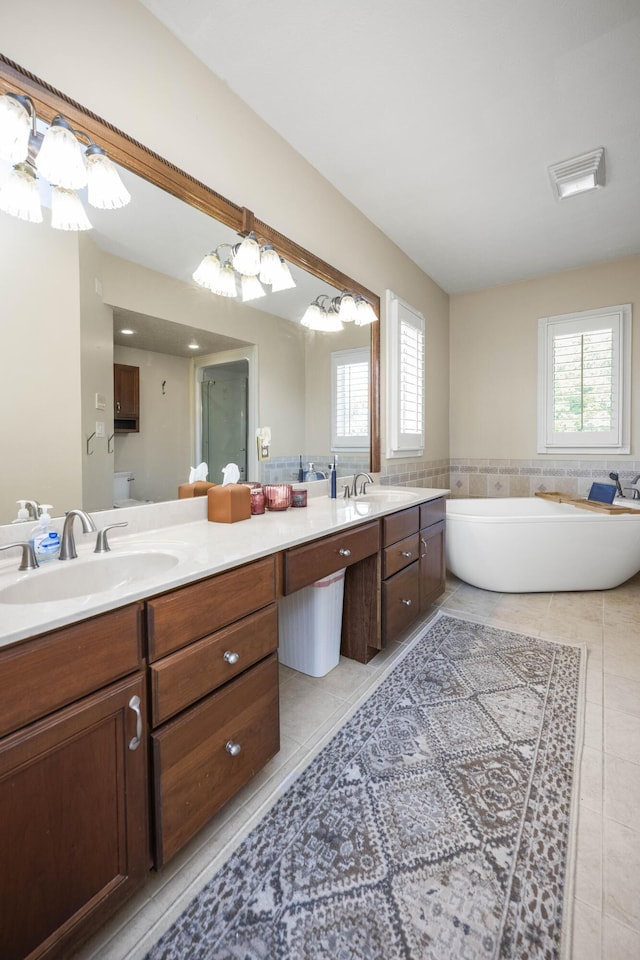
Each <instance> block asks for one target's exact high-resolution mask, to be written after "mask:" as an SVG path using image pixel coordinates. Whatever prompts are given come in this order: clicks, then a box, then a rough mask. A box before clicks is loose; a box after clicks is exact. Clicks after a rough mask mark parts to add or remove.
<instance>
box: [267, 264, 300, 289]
mask: <svg viewBox="0 0 640 960" xmlns="http://www.w3.org/2000/svg"><path fill="white" fill-rule="evenodd" d="M279 260H280V270H279V272H278V273H277V274H275V275H274V277H273V280H272V281H271V293H280V291H281V290H293V288H294V287H295V285H296V282H295V280H294V279H293V277H292V276H291V270H289V264H288V263H287V261H286V260H283V259H282V257H279Z"/></svg>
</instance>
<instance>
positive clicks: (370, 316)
mask: <svg viewBox="0 0 640 960" xmlns="http://www.w3.org/2000/svg"><path fill="white" fill-rule="evenodd" d="M356 307H357V309H358V316H357V318H356V326H358V327H364V326H366V325H367V324H368V323H375V321H376V320H377V319H378V318H377V317H376V314H375V311H374V309H373V307H372V306H371V304H370V303H369V301H368V300H365V299H364V298H363V297H361V298H360V299H359V300H358V301H357V303H356Z"/></svg>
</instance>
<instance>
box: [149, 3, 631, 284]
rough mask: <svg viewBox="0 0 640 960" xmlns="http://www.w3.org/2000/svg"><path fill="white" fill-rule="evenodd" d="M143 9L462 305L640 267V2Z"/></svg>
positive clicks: (155, 5)
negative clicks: (551, 172) (477, 293)
mask: <svg viewBox="0 0 640 960" xmlns="http://www.w3.org/2000/svg"><path fill="white" fill-rule="evenodd" d="M142 2H143V4H144V6H145V7H147V8H148V10H149V11H150V12H151V13H153V14H154V15H155V16H156V17H157V18H158V19H159V20H161V21H162V22H163V23H165V24H166V26H167V27H168V28H169V29H170V30H171V31H172V32H173V33H174V34H175V35H176V36H177V37H179V38H180V39H181V40H182V41H183V42H184V43H185V44H186V46H187V47H189V48H190V49H191V50H192V51H193V52H194V53H195V54H196V55H197V56H198V57H199V58H200V59H201V60H202V61H204V63H206V64H207V65H208V66H209V68H210V69H211V70H212V71H213V72H214V73H215V74H217V75H218V76H219V77H220V78H221V79H222V80H224V81H225V82H226V83H227V84H228V85H229V87H230V88H231V89H232V90H234V91H235V92H236V93H237V94H238V95H239V96H240V97H241V98H242V99H243V100H244V101H246V103H248V104H249V105H250V106H251V107H252V108H253V109H254V110H255V111H256V112H257V113H258V114H259V115H260V116H261V117H263V119H264V120H266V121H267V123H269V124H270V125H271V126H272V127H273V128H274V129H275V130H276V131H278V133H280V134H281V136H282V137H283V138H284V139H285V140H286V141H288V142H289V143H290V144H291V146H293V147H294V148H295V149H296V150H297V151H298V152H299V153H301V154H302V155H303V156H304V157H306V159H307V160H308V161H309V162H310V163H312V164H313V166H314V167H316V168H317V169H318V170H319V171H320V172H321V173H322V174H323V175H324V176H325V177H326V178H327V179H328V180H329V181H330V182H331V183H332V184H334V185H335V187H336V188H337V189H338V190H339V191H340V192H341V193H342V194H344V196H346V197H347V198H348V199H349V200H350V201H351V202H352V203H354V204H355V205H356V206H357V207H358V208H359V209H360V210H361V211H362V212H363V213H364V214H365V215H366V216H367V217H369V219H370V220H372V221H373V222H374V223H375V224H376V225H377V226H378V227H380V228H381V229H382V230H383V232H384V233H385V234H387V236H389V237H390V238H391V239H392V240H393V241H395V243H396V244H397V245H398V246H399V247H400V248H401V249H402V250H404V251H405V253H407V254H408V255H409V256H410V257H411V258H412V259H413V260H414V261H415V262H416V263H417V264H418V265H419V266H420V267H421V268H422V269H423V270H424V271H425V272H426V273H428V274H429V275H430V276H431V277H432V278H433V279H434V280H435V281H436V282H437V283H439V284H440V286H442V287H443V288H444V289H445V290H446V291H447V292H449V293H455V292H462V291H466V290H473V289H478V288H481V287H486V286H492V285H494V284H499V283H507V282H510V281H514V280H519V279H524V278H529V277H534V276H538V275H542V274H546V273H551V272H555V271H558V270H565V269H569V268H572V267H579V266H583V265H585V264H590V263H596V262H600V261H604V260H610V259H615V258H617V257H622V256H626V255H629V254H633V253H638V252H640V0H439V2H436V0H393V2H390V0H322V2H314V3H311V2H300V0H268V2H265V0H233V2H226V3H222V2H214V3H212V2H211V0H142ZM600 146H603V147H605V150H606V168H607V185H606V187H605V188H604V189H601V190H598V191H594V192H591V193H589V194H584V195H582V196H577V197H573V198H570V199H567V200H564V201H562V202H560V201H557V200H556V199H554V195H553V193H552V189H551V186H550V181H549V176H548V169H547V168H548V167H549V165H550V164H553V163H557V162H559V161H561V160H565V159H567V158H569V157H573V156H576V155H578V154H581V153H585V152H587V151H589V150H592V149H593V148H595V147H600Z"/></svg>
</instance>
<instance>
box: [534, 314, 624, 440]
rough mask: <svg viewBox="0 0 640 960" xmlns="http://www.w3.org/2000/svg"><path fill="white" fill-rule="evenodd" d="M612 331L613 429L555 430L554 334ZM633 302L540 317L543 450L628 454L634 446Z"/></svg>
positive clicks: (540, 409) (540, 396)
mask: <svg viewBox="0 0 640 960" xmlns="http://www.w3.org/2000/svg"><path fill="white" fill-rule="evenodd" d="M597 328H600V329H602V328H606V329H611V330H612V331H613V357H614V365H613V371H612V381H613V384H612V387H613V394H614V397H613V408H614V410H617V411H618V413H617V416H616V417H615V421H614V426H613V429H612V430H611V431H607V432H603V433H602V434H601V435H599V434H598V433H597V432H588V433H587V432H579V431H576V432H575V433H573V434H571V433H556V432H555V431H554V429H553V341H554V337H556V336H561V335H568V334H574V335H575V334H580V333H590V332H593V331H594V330H595V329H597ZM631 328H632V312H631V304H630V303H625V304H618V305H617V306H612V307H600V308H598V309H595V310H583V311H580V312H578V313H565V314H558V315H557V316H553V317H540V318H539V319H538V445H537V452H538V453H551V454H556V453H618V454H623V453H629V452H630V450H631Z"/></svg>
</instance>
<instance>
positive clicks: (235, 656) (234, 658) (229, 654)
mask: <svg viewBox="0 0 640 960" xmlns="http://www.w3.org/2000/svg"><path fill="white" fill-rule="evenodd" d="M239 659H240V654H239V653H235V652H234V651H232V650H227V651H226V652H225V655H224V657H223V660H225V661H226V662H227V663H237V662H238V660H239Z"/></svg>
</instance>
